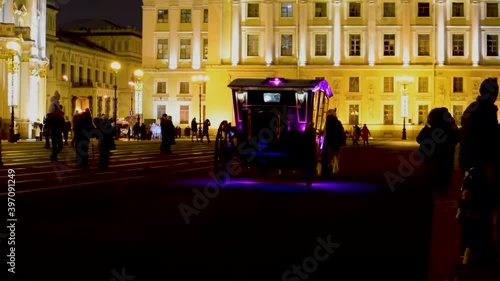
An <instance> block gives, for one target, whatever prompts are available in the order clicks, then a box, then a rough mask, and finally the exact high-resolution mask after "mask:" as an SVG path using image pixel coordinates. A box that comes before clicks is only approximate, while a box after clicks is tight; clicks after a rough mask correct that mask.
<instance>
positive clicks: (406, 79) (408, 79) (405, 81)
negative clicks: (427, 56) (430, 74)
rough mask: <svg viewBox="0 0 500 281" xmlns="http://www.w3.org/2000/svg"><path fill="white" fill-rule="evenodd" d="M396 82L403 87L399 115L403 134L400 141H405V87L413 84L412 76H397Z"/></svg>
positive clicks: (406, 100) (406, 113) (406, 96)
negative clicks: (401, 119)
mask: <svg viewBox="0 0 500 281" xmlns="http://www.w3.org/2000/svg"><path fill="white" fill-rule="evenodd" d="M396 82H398V83H399V84H401V85H402V86H403V92H402V96H401V115H402V117H403V133H402V136H401V139H403V140H405V139H406V117H408V92H407V89H406V86H408V85H409V84H411V83H412V82H413V77H412V76H397V77H396Z"/></svg>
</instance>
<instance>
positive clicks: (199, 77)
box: [191, 75, 208, 137]
mask: <svg viewBox="0 0 500 281" xmlns="http://www.w3.org/2000/svg"><path fill="white" fill-rule="evenodd" d="M191 79H192V80H193V82H195V83H198V84H199V85H200V95H199V97H200V98H199V104H198V106H199V113H200V121H198V122H200V124H203V121H202V120H201V90H202V86H203V89H205V84H206V83H207V81H208V76H206V75H195V76H193V77H191ZM201 132H202V131H201V125H200V126H198V135H199V136H200V137H201Z"/></svg>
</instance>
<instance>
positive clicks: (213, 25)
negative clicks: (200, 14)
mask: <svg viewBox="0 0 500 281" xmlns="http://www.w3.org/2000/svg"><path fill="white" fill-rule="evenodd" d="M223 9H224V10H225V9H228V8H226V6H224V7H223V5H222V2H219V1H209V2H208V22H209V24H208V42H209V43H208V60H207V64H220V63H221V52H219V51H218V50H222V49H224V50H225V51H224V52H225V53H227V51H226V50H227V45H225V46H226V47H224V45H223V44H222V40H221V39H222V37H223V34H224V33H223V32H224V30H223V28H222V26H223V24H222V22H226V17H224V16H223V14H224V12H221V11H223ZM226 34H227V33H226ZM216 50H217V51H216Z"/></svg>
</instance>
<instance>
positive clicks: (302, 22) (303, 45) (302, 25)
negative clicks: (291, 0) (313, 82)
mask: <svg viewBox="0 0 500 281" xmlns="http://www.w3.org/2000/svg"><path fill="white" fill-rule="evenodd" d="M299 42H300V43H299V65H300V66H305V65H306V60H307V56H306V50H307V0H300V8H299Z"/></svg>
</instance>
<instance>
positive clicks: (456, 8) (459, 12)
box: [451, 2, 464, 17]
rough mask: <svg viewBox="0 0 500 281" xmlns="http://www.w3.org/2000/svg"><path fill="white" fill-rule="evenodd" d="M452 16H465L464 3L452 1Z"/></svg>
mask: <svg viewBox="0 0 500 281" xmlns="http://www.w3.org/2000/svg"><path fill="white" fill-rule="evenodd" d="M451 16H452V17H463V16H464V3H458V2H453V3H451Z"/></svg>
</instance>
